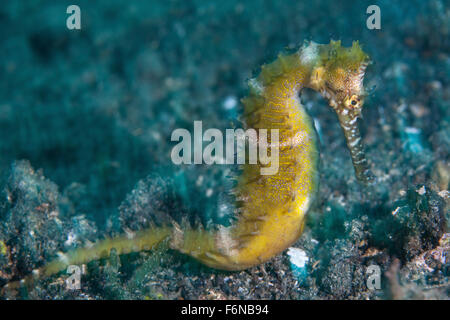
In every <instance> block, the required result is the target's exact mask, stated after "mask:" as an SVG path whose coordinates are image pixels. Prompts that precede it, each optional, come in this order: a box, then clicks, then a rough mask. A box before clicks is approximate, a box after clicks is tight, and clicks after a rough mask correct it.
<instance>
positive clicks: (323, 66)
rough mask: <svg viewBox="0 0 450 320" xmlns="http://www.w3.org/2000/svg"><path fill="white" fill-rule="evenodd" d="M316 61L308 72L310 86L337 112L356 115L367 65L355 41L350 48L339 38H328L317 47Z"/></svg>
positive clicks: (366, 59)
mask: <svg viewBox="0 0 450 320" xmlns="http://www.w3.org/2000/svg"><path fill="white" fill-rule="evenodd" d="M317 51H318V56H317V60H316V64H315V66H314V68H313V70H312V73H311V80H310V83H311V87H312V88H314V89H316V90H318V91H320V92H321V93H322V95H323V96H324V97H325V98H327V99H328V102H329V104H330V106H331V107H333V108H334V109H335V110H336V112H337V113H338V114H344V115H348V116H349V117H350V118H356V117H359V116H360V115H361V110H362V106H363V104H364V96H365V92H364V86H363V80H364V74H365V71H366V67H367V65H368V64H369V57H368V55H367V54H365V53H364V52H363V51H362V50H361V47H360V46H359V43H358V42H357V41H355V42H353V45H352V46H351V47H350V48H345V47H342V46H341V42H340V41H331V42H330V43H329V44H327V45H320V46H319V48H318V50H317Z"/></svg>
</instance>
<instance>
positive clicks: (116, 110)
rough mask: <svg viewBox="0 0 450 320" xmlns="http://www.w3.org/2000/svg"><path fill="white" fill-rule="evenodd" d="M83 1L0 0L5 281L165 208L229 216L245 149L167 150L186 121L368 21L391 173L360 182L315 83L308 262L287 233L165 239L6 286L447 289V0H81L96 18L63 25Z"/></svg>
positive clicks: (283, 292)
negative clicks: (247, 257)
mask: <svg viewBox="0 0 450 320" xmlns="http://www.w3.org/2000/svg"><path fill="white" fill-rule="evenodd" d="M70 4H72V3H69V2H68V1H14V0H11V1H5V2H4V3H2V5H1V6H0V176H1V178H0V190H1V197H0V222H1V223H0V286H3V285H4V284H6V283H7V282H9V281H13V280H19V279H21V278H22V277H24V276H25V275H27V274H29V273H30V272H31V270H33V269H35V268H37V267H40V266H42V265H43V264H45V263H46V262H48V261H50V260H51V259H53V258H54V257H55V256H56V255H57V252H59V251H63V252H66V251H68V250H70V249H73V248H77V247H83V246H85V245H88V244H89V243H90V242H94V241H95V240H96V239H100V238H102V237H105V236H106V235H116V234H119V233H121V232H123V231H128V232H132V231H137V230H139V229H141V228H143V227H145V224H146V223H148V220H149V217H151V216H157V215H158V214H157V213H159V214H160V213H161V212H167V213H169V214H171V215H172V216H174V219H180V216H183V215H186V216H188V217H190V218H191V220H193V219H195V218H194V217H195V216H197V217H199V218H200V219H201V220H202V221H204V222H205V223H207V222H208V221H213V222H215V223H226V222H227V216H226V213H227V212H225V217H224V216H222V213H223V210H222V211H219V210H218V208H219V207H220V208H223V206H222V204H223V203H226V201H227V200H229V199H227V198H226V197H224V196H223V195H224V194H225V193H226V190H227V188H228V187H229V185H228V182H227V178H226V174H227V170H228V169H229V168H226V167H225V166H212V167H206V166H190V167H176V166H173V165H170V163H171V161H170V151H171V148H172V147H173V143H170V135H171V133H172V131H173V130H174V129H175V128H188V129H191V128H192V125H193V121H194V120H202V121H203V122H204V125H206V126H208V127H210V128H213V127H214V128H220V129H225V128H229V127H233V126H236V119H237V116H238V115H239V114H240V112H241V106H240V103H239V99H240V98H241V97H243V96H244V95H245V94H246V90H247V88H246V80H247V79H248V78H250V77H251V76H252V75H255V73H257V72H258V71H257V70H258V68H259V66H260V65H261V64H263V63H267V62H270V61H271V60H272V59H273V58H274V57H276V55H277V53H278V52H280V51H282V50H283V49H284V48H286V47H289V48H296V47H298V46H300V45H301V44H302V43H303V41H305V40H306V41H309V40H314V41H316V42H319V43H328V42H329V40H330V39H335V40H338V39H340V40H342V43H343V44H344V45H346V46H348V45H350V44H351V42H352V40H359V41H360V43H361V45H362V46H363V48H364V50H365V51H366V52H367V53H368V54H369V55H370V56H371V58H372V61H373V64H372V65H370V67H369V68H368V70H367V74H366V79H365V84H366V87H367V88H371V91H370V95H369V96H368V97H367V99H366V102H365V108H364V111H363V116H364V119H363V121H361V130H362V134H363V137H364V142H365V144H366V150H367V156H368V158H369V160H370V163H371V168H372V170H373V172H374V173H375V175H376V176H377V180H376V183H375V184H374V185H373V186H371V187H369V188H364V187H361V186H360V185H359V184H358V183H357V182H356V180H355V176H354V172H353V168H352V164H351V160H350V156H349V152H348V151H347V148H346V147H345V141H344V137H343V134H342V132H341V129H340V127H339V125H338V122H337V120H336V116H335V114H334V113H333V112H331V110H330V108H329V107H328V106H327V104H326V102H325V100H324V99H323V98H321V97H320V96H319V95H318V94H317V93H315V92H312V91H308V90H306V91H304V92H303V94H302V97H301V99H302V102H303V103H304V104H305V105H306V106H307V109H308V111H309V113H310V114H311V116H312V117H313V118H314V122H315V124H316V128H317V130H318V133H319V136H320V149H321V156H320V162H321V163H320V188H319V193H318V197H317V199H316V202H315V204H314V206H313V208H312V209H311V210H310V212H309V213H308V218H307V219H308V220H307V224H306V227H305V231H304V234H303V235H302V236H301V238H300V239H299V240H298V241H297V243H295V244H294V245H293V247H294V248H296V249H297V250H295V249H294V250H293V251H291V252H297V253H301V254H300V258H301V257H303V258H302V259H300V260H302V262H304V266H301V263H298V261H297V264H300V266H295V264H293V262H295V261H294V260H292V257H291V256H289V255H288V254H287V253H286V252H284V253H282V254H280V255H279V256H277V257H275V258H273V259H272V260H271V261H270V262H268V263H266V264H264V265H261V266H258V267H254V268H251V269H249V270H245V271H241V272H223V271H217V270H213V269H210V268H207V267H205V266H202V265H200V264H199V263H197V262H195V261H194V260H192V259H190V258H188V257H186V256H184V255H182V254H180V253H177V252H174V251H172V250H167V249H166V248H164V247H163V248H161V249H159V250H156V251H152V252H142V253H136V254H129V255H123V256H117V255H116V254H115V253H114V251H113V252H111V255H110V257H109V258H108V259H105V260H101V261H93V262H91V263H89V264H88V265H87V273H86V274H84V275H83V276H82V279H81V283H82V288H81V290H67V288H66V286H65V284H64V279H66V277H67V275H66V274H65V273H61V274H59V275H56V276H53V277H51V278H47V279H42V280H39V281H37V282H36V283H35V284H34V286H33V287H32V288H30V289H25V288H24V289H22V290H20V292H4V293H3V294H2V296H1V297H0V298H13V299H25V298H27V299H448V297H449V273H450V268H449V260H448V259H449V258H448V253H449V248H450V239H449V229H448V224H447V223H446V221H448V219H449V210H448V201H449V193H448V188H449V179H450V168H449V148H450V129H449V123H450V121H449V120H450V111H449V110H450V109H449V97H450V87H449V75H450V8H449V3H448V2H447V1H437V0H430V1H406V0H405V1H395V2H394V1H321V0H317V1H275V0H273V1H245V2H244V1H234V0H233V1H231V0H230V1H203V0H195V1H194V0H192V1H191V0H183V1H136V0H131V1H111V0H108V1H106V0H105V1H95V2H94V1H77V4H78V5H79V6H80V7H81V12H82V29H81V30H80V31H69V30H67V28H66V27H65V19H66V17H67V15H66V13H65V11H66V8H67V6H68V5H70ZM370 4H377V5H378V6H379V7H380V8H381V19H382V20H381V29H380V30H368V29H367V28H366V18H367V17H368V15H367V14H366V13H365V11H366V8H367V6H368V5H370ZM372 88H373V89H372ZM227 208H228V207H225V209H227ZM228 209H229V210H231V209H230V208H228ZM225 211H227V210H225ZM218 212H219V213H220V214H219V213H218ZM224 221H225V222H224ZM371 265H377V266H378V267H379V268H380V272H381V277H380V284H381V288H380V289H379V290H371V289H369V288H368V287H367V279H368V274H367V268H368V267H369V266H371Z"/></svg>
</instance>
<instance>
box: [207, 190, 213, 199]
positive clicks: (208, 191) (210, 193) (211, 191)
mask: <svg viewBox="0 0 450 320" xmlns="http://www.w3.org/2000/svg"><path fill="white" fill-rule="evenodd" d="M212 194H213V189H211V188H209V189H208V190H206V196H207V197H208V198H209V197H211V196H212Z"/></svg>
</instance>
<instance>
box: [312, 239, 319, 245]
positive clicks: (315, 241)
mask: <svg viewBox="0 0 450 320" xmlns="http://www.w3.org/2000/svg"><path fill="white" fill-rule="evenodd" d="M311 242H312V243H314V244H315V245H317V244H319V241H317V240H316V239H311Z"/></svg>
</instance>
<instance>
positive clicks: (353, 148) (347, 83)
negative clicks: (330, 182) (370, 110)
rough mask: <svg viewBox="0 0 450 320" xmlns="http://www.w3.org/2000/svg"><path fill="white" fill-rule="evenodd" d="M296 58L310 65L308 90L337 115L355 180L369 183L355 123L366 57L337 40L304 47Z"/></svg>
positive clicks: (369, 178) (366, 61)
mask: <svg viewBox="0 0 450 320" xmlns="http://www.w3.org/2000/svg"><path fill="white" fill-rule="evenodd" d="M312 57H314V58H312ZM300 58H301V60H302V62H303V63H305V61H306V62H307V63H310V64H309V65H310V66H311V77H310V81H309V87H311V88H313V89H315V90H317V91H319V92H320V93H321V94H322V96H324V97H325V98H326V99H327V100H328V103H329V105H330V106H331V107H332V108H333V109H334V110H335V111H336V113H337V115H338V119H339V123H340V125H341V128H342V129H343V131H344V134H345V137H346V140H347V147H348V148H349V150H350V154H351V157H352V161H353V165H354V168H355V172H356V176H357V178H358V180H360V181H362V182H364V183H367V182H371V181H373V175H372V173H371V172H370V170H369V166H368V162H367V160H366V157H365V154H364V146H363V143H362V138H361V136H360V133H359V129H358V126H357V123H356V122H357V119H358V118H359V117H360V116H361V110H362V106H363V104H364V97H365V95H366V93H365V91H364V86H363V80H364V74H365V71H366V67H367V65H368V64H369V56H368V55H367V54H365V53H364V52H363V51H362V50H361V47H360V46H359V44H358V42H353V45H352V46H351V47H350V48H345V47H342V46H341V42H340V41H331V42H330V43H329V44H326V45H317V44H315V43H311V44H309V45H308V46H305V47H304V48H303V50H302V51H301V55H300ZM308 59H309V60H308Z"/></svg>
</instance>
